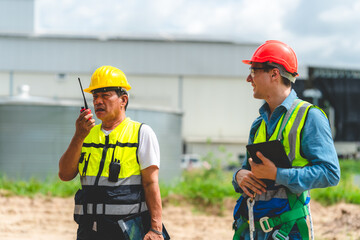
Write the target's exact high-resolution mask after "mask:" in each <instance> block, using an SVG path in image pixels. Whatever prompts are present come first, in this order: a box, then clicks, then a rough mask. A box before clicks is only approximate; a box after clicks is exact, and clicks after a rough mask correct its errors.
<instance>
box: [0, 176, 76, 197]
mask: <svg viewBox="0 0 360 240" xmlns="http://www.w3.org/2000/svg"><path fill="white" fill-rule="evenodd" d="M79 187H80V181H79V178H78V177H76V178H75V179H74V180H72V181H69V182H62V181H60V180H59V179H57V178H48V179H46V180H45V181H40V180H38V179H35V178H31V179H30V180H28V181H25V180H12V179H9V178H7V177H6V176H1V177H0V189H3V190H5V192H6V195H18V196H28V197H33V196H34V195H37V194H42V195H47V196H53V197H70V196H73V195H74V194H75V193H76V191H77V190H78V189H79Z"/></svg>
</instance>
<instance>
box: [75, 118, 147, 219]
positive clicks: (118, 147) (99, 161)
mask: <svg viewBox="0 0 360 240" xmlns="http://www.w3.org/2000/svg"><path fill="white" fill-rule="evenodd" d="M140 129H141V123H139V122H135V121H132V120H130V118H125V120H124V121H122V122H121V124H120V125H119V126H117V127H116V128H115V129H114V130H112V132H111V133H110V134H109V135H108V136H105V134H104V133H103V132H102V131H101V125H96V126H95V127H93V128H92V129H91V131H90V133H89V135H88V136H87V137H86V139H85V141H84V143H83V147H82V153H81V157H80V160H79V167H78V169H79V174H80V181H81V185H82V189H81V190H79V191H78V192H77V193H76V196H75V210H74V214H75V218H76V219H79V218H77V217H76V216H83V217H86V215H89V214H94V213H95V214H104V215H122V216H126V215H129V214H132V213H137V212H139V211H140V209H141V211H145V210H147V207H146V203H145V201H144V193H143V187H142V184H141V173H140V165H139V163H138V159H137V149H138V146H139V136H140ZM112 161H119V162H120V173H119V176H118V181H117V182H111V181H109V167H110V163H111V162H112ZM140 206H141V208H140Z"/></svg>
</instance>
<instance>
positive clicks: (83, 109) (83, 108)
mask: <svg viewBox="0 0 360 240" xmlns="http://www.w3.org/2000/svg"><path fill="white" fill-rule="evenodd" d="M78 80H79V84H80V89H81V93H82V95H83V98H84V104H85V107H81V109H80V112H81V113H82V112H83V111H85V110H86V109H89V108H88V105H87V102H86V98H85V94H84V90H83V88H82V85H81V81H80V78H79V77H78ZM90 112H91V110H90ZM90 119H91V118H90Z"/></svg>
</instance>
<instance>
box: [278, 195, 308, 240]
mask: <svg viewBox="0 0 360 240" xmlns="http://www.w3.org/2000/svg"><path fill="white" fill-rule="evenodd" d="M286 193H287V196H288V199H289V204H290V208H291V209H293V210H294V212H293V216H291V215H287V213H288V212H285V213H284V214H282V215H280V218H283V219H282V220H284V222H285V223H284V224H282V225H281V227H280V229H279V230H276V231H274V233H273V235H272V236H273V239H279V240H286V239H289V237H288V235H289V233H290V231H291V229H292V228H293V227H294V225H295V223H296V224H297V225H298V229H299V232H300V235H301V236H302V239H305V240H306V239H309V234H308V228H307V224H306V220H305V218H304V217H300V218H297V219H293V217H295V216H296V215H301V213H300V212H297V213H296V210H301V211H304V212H303V213H304V214H305V216H306V215H309V210H308V207H307V206H304V204H305V200H306V196H307V191H306V192H303V193H302V194H301V195H300V196H299V197H297V196H296V195H295V194H293V193H291V192H290V191H288V190H287V191H286ZM275 218H276V217H275ZM304 223H305V225H304ZM306 232H307V234H306V235H305V236H303V235H304V233H306Z"/></svg>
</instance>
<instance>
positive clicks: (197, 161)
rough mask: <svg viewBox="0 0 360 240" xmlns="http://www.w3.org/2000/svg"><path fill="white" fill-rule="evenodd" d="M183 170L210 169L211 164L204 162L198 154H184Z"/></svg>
mask: <svg viewBox="0 0 360 240" xmlns="http://www.w3.org/2000/svg"><path fill="white" fill-rule="evenodd" d="M180 167H181V169H186V170H191V169H198V168H206V169H209V168H210V164H209V163H208V162H206V161H203V160H202V159H201V157H200V155H198V154H184V155H182V157H181V163H180Z"/></svg>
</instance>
